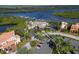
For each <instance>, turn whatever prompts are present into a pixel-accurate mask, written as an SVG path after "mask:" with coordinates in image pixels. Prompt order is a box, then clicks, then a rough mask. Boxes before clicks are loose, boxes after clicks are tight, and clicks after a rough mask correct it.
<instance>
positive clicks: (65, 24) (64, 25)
mask: <svg viewBox="0 0 79 59" xmlns="http://www.w3.org/2000/svg"><path fill="white" fill-rule="evenodd" d="M67 26H68V23H67V22H62V23H61V31H62V30H64V29H67Z"/></svg>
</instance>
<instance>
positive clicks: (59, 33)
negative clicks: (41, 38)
mask: <svg viewBox="0 0 79 59" xmlns="http://www.w3.org/2000/svg"><path fill="white" fill-rule="evenodd" d="M45 34H46V35H47V34H49V35H60V36H65V37H69V38H72V39H76V40H79V37H78V36H74V35H71V34H66V33H62V32H49V33H45Z"/></svg>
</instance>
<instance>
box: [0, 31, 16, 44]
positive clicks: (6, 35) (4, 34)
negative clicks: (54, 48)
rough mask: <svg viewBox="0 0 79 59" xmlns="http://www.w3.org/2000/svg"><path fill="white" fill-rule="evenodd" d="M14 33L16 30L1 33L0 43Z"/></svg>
mask: <svg viewBox="0 0 79 59" xmlns="http://www.w3.org/2000/svg"><path fill="white" fill-rule="evenodd" d="M14 34H15V33H14V31H11V32H6V33H2V34H1V35H0V43H2V42H4V41H7V40H8V39H9V38H10V37H11V36H12V35H14Z"/></svg>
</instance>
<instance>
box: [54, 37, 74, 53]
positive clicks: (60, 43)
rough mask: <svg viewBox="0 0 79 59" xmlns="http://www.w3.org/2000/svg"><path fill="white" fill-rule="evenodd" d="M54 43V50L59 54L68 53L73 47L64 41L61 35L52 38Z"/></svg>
mask: <svg viewBox="0 0 79 59" xmlns="http://www.w3.org/2000/svg"><path fill="white" fill-rule="evenodd" d="M54 40H55V43H56V48H55V49H54V50H56V51H57V53H59V54H63V53H68V52H70V51H74V48H73V47H72V46H71V45H70V43H69V42H65V41H64V40H63V38H62V37H56V38H54Z"/></svg>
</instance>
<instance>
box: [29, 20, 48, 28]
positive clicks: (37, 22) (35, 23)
mask: <svg viewBox="0 0 79 59" xmlns="http://www.w3.org/2000/svg"><path fill="white" fill-rule="evenodd" d="M47 25H48V23H47V22H41V21H34V22H32V21H30V22H29V25H28V28H29V29H31V28H34V27H36V26H38V27H39V28H44V27H46V26H47Z"/></svg>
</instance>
